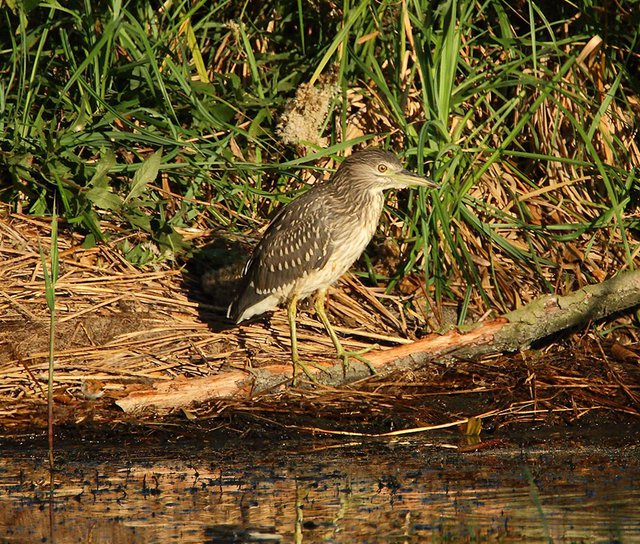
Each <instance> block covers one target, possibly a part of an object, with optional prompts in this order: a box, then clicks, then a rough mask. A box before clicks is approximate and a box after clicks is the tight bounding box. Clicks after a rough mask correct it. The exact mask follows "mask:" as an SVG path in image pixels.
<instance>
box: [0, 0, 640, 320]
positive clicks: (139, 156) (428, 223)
mask: <svg viewBox="0 0 640 544" xmlns="http://www.w3.org/2000/svg"><path fill="white" fill-rule="evenodd" d="M524 5H526V9H524V10H522V11H521V12H516V11H514V9H513V8H512V6H511V4H509V3H504V2H499V1H497V0H487V1H484V2H476V1H470V0H457V1H456V0H450V1H448V2H441V3H432V2H428V1H427V0H412V1H409V2H406V3H402V2H400V3H399V2H396V1H391V0H382V1H373V0H365V1H362V2H354V3H352V5H350V4H349V3H345V4H344V5H342V4H340V5H335V4H332V3H323V2H321V3H319V4H318V5H317V6H315V5H314V6H313V7H312V6H311V5H307V4H305V3H302V2H282V1H278V0H274V1H272V2H267V3H252V4H239V3H236V2H230V1H228V2H217V3H215V4H214V5H211V3H207V2H204V1H199V2H196V3H184V2H181V3H177V4H166V5H165V7H159V6H151V5H149V4H147V3H142V2H136V1H134V2H130V3H126V4H125V3H121V2H119V1H116V0H112V1H111V2H106V3H102V4H100V5H99V6H98V5H95V4H93V3H90V2H84V3H76V4H74V5H72V6H68V7H61V6H59V5H52V4H46V5H45V4H42V5H39V6H37V7H35V8H33V9H27V8H25V7H24V6H22V5H20V6H18V7H16V8H15V10H14V11H13V12H12V11H11V10H10V9H8V8H5V9H4V10H3V13H2V19H3V25H4V26H5V27H6V28H7V29H10V32H6V33H3V37H2V38H0V40H1V41H0V43H1V50H2V52H1V54H2V59H3V60H2V69H3V78H2V80H0V134H1V136H0V175H1V176H2V179H3V180H5V181H6V182H7V183H5V184H4V189H2V190H1V192H0V198H2V199H3V200H5V201H8V202H10V203H11V204H12V205H13V206H14V208H15V209H18V210H22V211H27V212H30V213H34V214H38V215H47V214H50V213H51V211H52V203H53V202H54V200H55V199H56V198H57V199H58V202H59V203H60V204H61V209H60V210H59V213H60V215H61V217H62V218H63V219H64V220H66V223H67V224H68V225H70V226H71V227H72V228H74V229H77V230H79V231H80V232H82V233H84V234H85V236H86V240H85V244H86V245H91V244H95V243H99V242H100V241H102V240H105V239H107V238H109V237H110V236H112V235H113V232H114V231H117V232H118V233H119V234H121V233H122V232H123V231H124V232H127V233H131V236H129V237H127V238H126V239H125V240H123V242H122V243H121V244H122V250H123V252H124V253H125V254H126V256H127V258H129V259H130V260H131V261H132V262H134V263H135V264H138V265H145V264H147V263H150V262H152V261H154V260H157V259H166V258H173V257H175V256H181V255H186V254H188V252H189V250H190V248H189V244H188V243H187V242H185V241H184V240H183V238H182V236H181V234H180V230H181V229H183V228H185V227H194V226H195V227H199V228H201V229H202V231H203V232H205V231H208V230H210V229H213V230H219V229H221V228H224V229H231V230H239V231H241V232H251V231H254V230H256V229H258V228H259V227H260V226H262V225H263V224H264V223H265V221H267V220H268V218H269V217H270V216H271V215H273V213H274V211H275V209H277V208H278V207H279V206H280V205H282V203H283V202H286V201H287V200H288V199H289V198H291V197H293V196H295V195H296V194H298V192H299V191H301V190H303V189H304V188H305V185H306V184H307V183H310V182H313V181H314V179H315V178H317V177H322V175H323V173H324V171H325V170H327V169H331V168H334V167H335V166H336V165H337V159H338V157H340V156H344V154H345V153H346V152H348V151H349V150H350V148H351V147H352V146H353V145H358V146H363V145H383V146H385V147H389V148H391V149H393V150H395V151H396V152H398V153H399V154H400V155H402V156H403V158H404V160H405V161H406V163H407V165H408V166H409V167H410V168H412V169H414V170H417V171H419V172H421V173H427V174H431V175H432V176H433V177H434V178H435V179H436V180H438V181H439V182H440V183H441V184H442V188H441V189H440V190H439V191H438V192H437V193H423V192H415V193H410V196H407V195H400V196H399V197H398V198H391V199H390V206H389V207H388V209H387V212H386V213H385V217H384V220H383V225H382V227H381V228H382V232H383V233H384V235H385V236H387V237H391V238H393V239H397V241H398V245H399V247H400V250H401V262H400V265H399V266H398V269H397V270H396V271H394V274H395V275H393V277H391V278H390V279H391V281H390V284H389V285H390V288H393V287H394V286H395V284H396V281H397V280H398V279H399V278H400V277H401V276H402V275H405V274H409V273H412V272H416V271H423V272H420V273H423V274H424V277H425V279H426V292H427V293H428V296H429V297H430V298H432V299H433V300H435V301H436V302H439V301H440V300H441V299H443V298H450V299H453V300H457V301H459V302H460V303H461V304H460V312H459V316H458V318H459V321H461V322H462V321H464V320H465V318H466V317H467V314H468V313H469V312H471V311H484V310H486V309H488V308H491V307H498V308H502V309H507V308H512V307H514V306H517V305H519V304H520V303H521V302H523V301H526V300H527V299H530V298H531V297H532V296H534V295H535V294H536V293H537V292H539V291H551V290H554V289H560V290H562V289H568V288H570V287H571V286H573V287H575V284H583V283H587V282H594V281H599V280H600V279H602V278H603V277H605V276H606V275H610V274H612V273H614V272H615V271H616V270H618V269H619V268H621V267H629V268H633V267H634V266H635V265H634V255H635V253H637V247H638V235H637V231H638V218H637V214H636V213H634V209H636V207H637V203H638V194H637V192H636V193H634V192H633V191H634V187H636V186H637V184H638V179H637V178H638V174H637V170H634V167H638V166H639V165H640V154H639V152H638V147H637V143H636V140H637V135H636V131H637V121H636V119H637V115H635V113H634V107H635V106H634V104H637V91H638V81H637V76H635V70H634V67H635V68H636V69H637V64H638V59H637V56H635V57H634V56H633V55H632V54H631V51H632V50H633V48H634V47H637V45H636V42H637V38H638V35H639V34H640V32H639V31H638V27H639V25H638V24H637V23H638V16H637V14H636V15H634V12H633V10H630V11H629V10H627V11H624V10H621V11H615V12H613V13H608V12H605V11H603V10H594V9H593V7H592V6H590V5H588V4H587V3H585V4H584V5H583V6H582V7H581V8H576V7H575V6H574V5H572V4H569V3H560V4H559V5H558V3H555V4H553V9H551V4H550V3H548V2H536V3H533V2H529V3H526V4H524ZM580 10H582V11H580ZM605 20H606V21H607V24H606V26H605ZM598 35H600V37H601V38H604V39H605V40H606V42H598V41H597V40H595V41H592V40H593V39H594V37H596V36H598ZM304 83H310V84H312V85H314V86H315V87H317V88H320V87H321V86H331V88H332V89H333V88H335V89H336V90H337V92H336V94H335V96H334V97H333V98H332V99H331V100H330V102H329V104H328V107H327V111H326V112H325V114H324V115H322V116H321V117H319V118H318V119H314V120H313V123H316V125H314V126H318V127H320V129H319V132H320V133H319V134H318V139H317V141H315V142H313V141H306V140H305V141H300V142H299V143H298V144H297V145H296V144H284V143H283V141H282V137H281V130H280V128H279V123H281V122H282V114H283V112H284V111H285V110H286V108H287V107H290V106H291V104H292V103H291V102H290V101H291V100H292V99H294V97H295V96H296V91H297V90H298V88H299V87H300V85H301V84H304ZM332 96H333V95H332ZM293 105H294V107H295V106H296V104H293ZM297 106H298V107H302V106H301V105H300V104H298V105H297ZM311 121H312V120H311V119H309V122H311ZM318 142H322V143H321V144H320V143H318ZM141 180H143V181H141ZM149 241H151V242H152V243H153V244H154V245H155V246H156V247H157V251H149V249H148V248H149V245H148V242H149ZM567 244H568V245H567ZM568 247H570V249H567V248H568ZM363 262H365V263H367V262H369V265H370V266H369V267H368V270H367V272H366V274H368V275H369V276H370V277H371V278H375V276H376V272H375V270H374V264H375V263H371V261H370V260H369V261H367V260H365V261H363ZM560 277H562V281H559V278H560Z"/></svg>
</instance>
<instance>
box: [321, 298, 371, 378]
mask: <svg viewBox="0 0 640 544" xmlns="http://www.w3.org/2000/svg"><path fill="white" fill-rule="evenodd" d="M326 298H327V290H326V289H320V290H319V291H318V295H317V296H316V300H315V305H314V307H315V309H316V313H317V314H318V317H319V318H320V321H322V324H323V325H324V328H325V329H326V330H327V332H328V333H329V336H330V337H331V341H332V342H333V345H334V346H335V348H336V352H337V353H338V358H339V359H341V360H342V366H343V367H344V370H345V372H346V371H347V369H348V368H349V359H357V360H358V361H360V362H361V363H364V364H365V365H367V366H368V367H369V370H370V371H371V374H377V372H376V369H375V368H374V366H373V365H372V364H371V361H369V360H368V359H367V358H366V357H363V354H365V353H367V352H369V351H371V350H372V349H377V347H378V346H377V344H374V345H373V346H371V347H368V348H364V349H361V350H358V351H347V350H346V349H344V348H343V347H342V344H341V343H340V340H339V339H338V335H337V334H336V331H335V330H334V328H333V326H332V325H331V323H329V318H328V317H327V312H326V310H325V307H324V303H325V300H326Z"/></svg>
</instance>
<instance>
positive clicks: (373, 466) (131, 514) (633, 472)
mask: <svg viewBox="0 0 640 544" xmlns="http://www.w3.org/2000/svg"><path fill="white" fill-rule="evenodd" d="M630 434H631V433H629V429H620V430H619V431H616V432H612V433H610V436H607V437H603V436H601V435H600V434H597V435H596V433H593V436H590V437H589V436H586V437H585V436H584V433H583V434H582V435H581V436H579V437H576V436H572V435H571V434H568V433H567V431H563V432H562V433H555V434H547V435H544V434H542V435H541V434H538V435H537V436H529V437H527V438H526V439H525V438H521V439H518V438H516V439H514V438H510V439H509V440H508V442H506V441H505V442H502V443H501V444H500V445H498V446H494V447H493V449H485V450H481V451H476V452H466V453H461V452H460V451H458V450H455V449H450V448H448V447H447V445H448V444H449V445H457V446H460V445H464V439H463V438H461V437H459V436H457V435H456V434H455V433H452V434H448V435H438V436H434V435H428V436H427V435H422V436H412V437H405V438H402V439H397V440H386V441H372V440H369V441H358V442H349V441H347V440H342V441H336V440H332V441H327V440H324V439H322V440H321V439H313V438H307V439H305V440H297V441H286V442H282V443H278V442H269V443H265V442H264V441H262V442H256V441H255V440H253V441H245V440H233V441H229V440H225V441H224V443H222V442H216V439H215V438H211V437H210V438H203V439H201V440H197V441H195V440H193V439H189V440H186V439H185V440H177V441H176V440H175V439H172V440H169V439H167V440H162V439H159V438H157V437H154V438H150V439H135V440H134V439H122V440H120V442H119V443H114V442H117V441H114V440H112V441H111V442H112V444H111V445H109V446H107V445H105V444H102V443H100V444H95V443H91V442H83V441H82V440H78V441H77V442H75V443H74V444H64V445H63V444H60V445H59V449H58V451H57V452H56V462H57V466H58V471H57V472H56V474H55V481H56V485H57V489H56V492H55V495H54V498H53V502H51V501H50V497H49V492H48V483H49V472H48V468H47V461H46V459H47V453H46V449H43V448H42V447H40V446H34V445H30V444H29V443H28V442H27V443H26V444H22V445H16V444H13V445H4V446H3V447H2V450H1V451H2V459H1V460H0V535H1V537H0V542H2V543H9V542H10V543H15V542H28V543H35V542H52V541H54V542H58V543H67V542H69V543H77V542H83V543H84V542H87V543H89V542H90V543H116V544H117V543H138V542H140V543H167V542H188V543H191V542H194V543H195V542H198V543H200V542H211V543H214V542H215V543H227V542H340V543H366V542H376V543H377V542H385V543H386V542H392V543H414V542H415V543H417V542H551V541H553V542H598V543H604V542H640V448H639V446H638V441H637V438H636V436H635V431H633V435H630Z"/></svg>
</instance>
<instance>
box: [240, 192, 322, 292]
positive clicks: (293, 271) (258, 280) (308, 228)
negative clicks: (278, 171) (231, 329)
mask: <svg viewBox="0 0 640 544" xmlns="http://www.w3.org/2000/svg"><path fill="white" fill-rule="evenodd" d="M293 204H294V205H289V206H287V207H286V208H285V209H283V210H282V212H281V213H280V214H278V215H277V216H276V217H275V218H274V220H273V221H272V222H271V224H270V225H269V228H268V229H267V231H266V232H265V234H264V237H263V238H262V240H261V242H260V243H259V244H258V246H257V247H256V250H255V252H254V254H253V257H252V262H251V264H250V265H249V269H248V270H247V274H249V275H250V276H251V280H252V281H253V283H254V285H255V288H256V290H257V291H258V292H261V291H264V292H265V294H266V293H272V292H274V291H275V290H279V289H286V288H287V287H288V286H290V285H291V284H292V283H293V282H294V281H296V280H298V279H300V278H302V277H304V276H305V275H306V274H308V273H309V272H312V271H314V270H318V269H320V268H322V267H323V266H324V264H325V263H326V262H327V259H328V257H329V255H330V254H331V251H332V248H333V240H332V239H331V232H330V231H329V230H328V229H327V225H326V221H325V220H324V218H325V217H326V215H325V210H324V209H323V206H322V205H318V203H316V204H315V205H314V206H307V205H306V202H305V200H304V199H301V202H298V201H295V202H294V203H293Z"/></svg>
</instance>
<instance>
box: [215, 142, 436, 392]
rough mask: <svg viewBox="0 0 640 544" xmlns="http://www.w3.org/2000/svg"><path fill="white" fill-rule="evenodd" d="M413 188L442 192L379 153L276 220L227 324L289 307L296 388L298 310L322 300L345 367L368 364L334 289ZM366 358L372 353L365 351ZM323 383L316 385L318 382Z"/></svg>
mask: <svg viewBox="0 0 640 544" xmlns="http://www.w3.org/2000/svg"><path fill="white" fill-rule="evenodd" d="M411 186H422V187H427V188H437V187H438V185H437V184H436V183H435V182H434V181H433V180H432V179H430V178H426V177H423V176H419V175H418V174H415V173H413V172H411V171H409V170H406V169H405V168H404V166H403V165H402V163H401V162H400V161H399V160H398V158H397V157H396V156H395V155H394V154H393V153H391V152H389V151H386V150H383V149H381V148H377V147H369V148H365V149H363V150H360V151H356V152H354V153H353V154H351V155H350V156H349V157H348V158H346V159H345V160H344V161H343V162H342V163H341V164H340V166H339V167H338V169H337V170H336V172H335V173H334V174H333V176H331V177H330V178H329V180H327V181H325V182H322V183H319V184H317V185H314V186H313V187H312V188H311V189H309V190H308V191H307V192H305V193H303V194H302V195H300V196H298V197H297V198H295V199H293V200H292V201H291V202H289V204H287V205H286V206H284V207H283V208H282V209H281V210H280V211H279V212H278V213H277V214H276V215H275V217H274V218H273V219H272V221H271V223H270V224H269V226H268V227H267V229H266V231H265V232H264V235H263V236H262V239H261V240H260V241H259V242H258V244H257V246H256V247H255V249H254V250H253V252H252V254H251V257H250V258H249V260H248V261H247V263H246V265H245V266H244V269H243V271H242V275H241V278H240V283H239V289H238V292H237V295H236V297H235V298H234V300H233V301H232V302H231V304H230V305H229V307H228V310H227V318H229V319H231V320H232V321H234V322H235V323H241V322H242V321H246V320H248V319H251V318H252V317H255V316H260V315H262V314H264V313H266V312H271V311H273V310H275V309H276V308H278V307H279V306H282V305H286V307H287V318H288V322H289V330H290V338H291V359H292V362H293V380H294V383H295V380H296V373H297V369H298V368H301V369H302V370H303V371H304V372H305V374H306V375H307V376H308V377H309V378H311V379H313V378H312V375H311V373H310V372H309V370H308V368H307V366H306V365H305V364H304V363H302V362H301V360H300V356H299V352H298V341H297V333H296V317H297V311H298V302H299V301H300V300H302V299H304V298H307V297H309V296H310V295H313V294H314V293H315V294H316V297H315V303H314V308H315V311H316V314H317V315H318V317H319V318H320V320H321V321H322V324H323V326H324V328H325V329H326V331H327V333H328V334H329V337H330V338H331V341H332V343H333V345H334V347H335V349H336V352H337V356H338V358H339V359H341V361H342V364H343V367H344V368H345V371H346V368H347V367H348V364H349V359H350V358H355V359H359V360H360V361H362V362H364V363H365V364H368V366H369V367H370V368H371V370H372V372H375V371H374V370H373V368H372V367H371V365H370V364H369V363H368V361H367V360H366V359H364V357H362V354H363V353H364V351H357V352H356V351H347V350H345V349H344V348H343V347H342V344H341V343H340V340H339V338H338V336H337V334H336V332H335V330H334V329H333V327H332V325H331V323H330V322H329V318H328V317H327V313H326V309H325V300H326V295H327V289H328V287H329V286H330V285H332V284H333V283H335V282H336V281H337V280H338V279H339V278H340V277H341V276H342V275H343V274H344V273H345V272H346V271H347V270H348V269H349V268H350V267H351V265H352V264H353V263H354V262H355V261H356V260H357V259H358V258H359V257H360V255H361V254H362V253H363V252H364V250H365V248H366V247H367V245H368V244H369V242H370V241H371V238H372V237H373V235H374V233H375V231H376V228H377V226H378V222H379V220H380V217H381V215H382V210H383V207H384V201H385V195H384V192H385V191H386V190H388V189H403V188H406V187H411ZM365 351H366V350H365ZM314 381H315V380H314Z"/></svg>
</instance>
